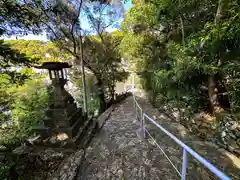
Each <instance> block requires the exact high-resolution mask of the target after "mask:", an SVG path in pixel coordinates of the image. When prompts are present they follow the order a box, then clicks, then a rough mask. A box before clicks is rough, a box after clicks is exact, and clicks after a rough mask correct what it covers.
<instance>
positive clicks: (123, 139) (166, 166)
mask: <svg viewBox="0 0 240 180" xmlns="http://www.w3.org/2000/svg"><path fill="white" fill-rule="evenodd" d="M164 121H165V123H166V120H164ZM169 123H170V122H168V124H169ZM149 129H150V131H151V132H152V133H153V134H154V136H155V137H156V139H157V140H158V141H160V142H159V143H160V144H161V146H162V148H163V149H164V150H165V151H166V153H167V154H168V155H169V157H170V159H171V160H172V161H173V162H174V164H175V165H176V166H177V167H178V169H179V171H180V169H181V155H182V150H181V149H179V148H177V146H176V144H175V143H174V142H172V141H171V140H169V138H168V137H166V136H165V135H164V134H161V133H160V132H159V131H157V130H154V128H153V127H150V126H149ZM139 130H140V123H139V122H138V121H136V119H135V112H134V109H133V99H132V97H129V98H127V99H126V100H125V101H124V102H123V103H121V104H119V105H118V106H117V107H116V108H115V110H114V111H113V112H112V114H111V116H110V118H109V119H108V120H107V122H106V124H105V125H104V126H103V128H102V129H101V131H100V132H99V134H97V136H96V137H95V138H94V139H93V141H92V142H91V144H90V146H89V147H88V149H87V150H86V155H85V157H86V159H85V161H83V163H82V164H81V165H80V167H79V175H78V177H77V179H79V180H80V179H81V180H176V179H180V177H179V176H178V174H177V173H176V172H175V170H174V169H173V168H172V166H171V165H170V163H169V162H168V161H167V159H166V158H165V157H164V156H163V154H162V153H161V151H160V150H159V149H158V148H157V147H156V146H155V145H154V143H153V142H152V141H151V140H150V138H149V139H146V140H142V139H141V138H140V137H139V136H138V134H139ZM172 130H173V129H172ZM156 132H157V133H156ZM171 132H172V131H171ZM173 132H176V134H175V135H176V136H178V135H179V132H178V133H177V131H173ZM184 132H185V134H184V136H188V134H187V132H186V131H184ZM189 136H190V135H189ZM178 137H179V136H178ZM180 137H181V136H180ZM180 137H179V138H180ZM180 139H181V138H180ZM193 147H195V146H193ZM206 151H207V150H206V149H205V152H206ZM215 152H216V154H215V156H216V157H217V158H216V159H218V158H219V163H220V164H218V165H219V166H221V167H222V168H223V169H224V170H229V173H228V174H229V175H231V177H232V178H233V179H238V178H239V177H240V171H239V169H238V168H236V167H235V166H234V165H232V163H231V162H230V160H229V158H228V159H223V158H227V157H225V156H222V154H221V155H220V154H219V152H217V150H216V147H215ZM222 160H224V161H222ZM216 163H218V162H216ZM188 165H189V166H188V176H187V179H196V180H203V179H204V180H212V179H217V178H216V177H214V176H213V175H211V173H209V172H208V171H207V170H206V169H204V168H203V167H202V166H201V165H199V163H197V162H195V161H193V160H192V159H191V158H189V163H188Z"/></svg>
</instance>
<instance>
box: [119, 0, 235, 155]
mask: <svg viewBox="0 0 240 180" xmlns="http://www.w3.org/2000/svg"><path fill="white" fill-rule="evenodd" d="M122 30H123V32H124V33H125V36H124V38H123V41H122V42H121V45H120V47H121V52H122V55H123V57H124V58H125V59H128V60H129V62H130V65H132V68H133V69H135V71H137V72H139V73H138V74H140V76H141V84H142V86H143V88H144V89H145V90H146V91H147V92H148V96H149V99H150V100H151V102H152V103H153V104H154V105H155V106H156V107H157V108H160V109H162V108H163V107H166V106H167V107H168V109H170V110H175V109H177V112H178V113H179V114H180V121H181V122H182V123H183V124H184V125H186V126H187V127H188V128H189V129H192V128H193V127H194V126H193V122H194V118H195V116H196V114H199V113H200V115H201V116H200V118H202V119H204V118H205V117H207V120H206V121H205V122H209V121H211V125H210V126H208V125H207V126H206V127H207V129H206V130H204V131H205V132H204V133H203V134H202V133H201V135H200V137H202V138H212V137H214V136H215V135H216V137H217V138H219V137H218V136H225V134H224V133H225V132H224V133H223V132H222V131H223V129H222V127H224V128H226V126H229V123H230V121H231V123H233V122H235V129H236V127H238V128H239V118H240V117H239V115H240V114H239V112H240V109H239V108H240V101H239V98H240V93H239V92H240V86H239V78H240V71H239V70H240V69H239V67H240V66H239V63H240V54H239V52H240V51H239V50H240V33H239V32H240V4H239V1H237V0H231V1H230V0H210V1H205V0H203V1H198V0H196V1H195V0H191V1H190V0H183V1H181V0H179V1H174V0H158V1H156V0H153V1H144V0H136V1H133V6H132V8H131V9H130V10H129V11H128V12H127V13H126V14H125V16H124V20H123V23H122ZM198 117H199V116H198ZM188 124H190V125H188ZM195 124H196V122H195ZM199 129H201V128H200V127H199V126H198V127H196V128H195V130H196V131H198V130H199ZM233 129H234V128H233ZM235 132H239V129H238V130H237V131H235ZM216 133H220V134H218V135H217V134H216ZM233 136H235V135H233ZM220 138H222V137H220ZM234 138H236V139H238V138H237V137H234ZM225 143H226V144H228V143H230V139H228V140H226V142H225ZM239 143H240V142H238V145H237V144H236V143H234V145H233V146H234V148H235V149H238V150H237V151H238V153H239V152H240V151H239ZM224 147H226V146H224ZM234 148H230V149H234Z"/></svg>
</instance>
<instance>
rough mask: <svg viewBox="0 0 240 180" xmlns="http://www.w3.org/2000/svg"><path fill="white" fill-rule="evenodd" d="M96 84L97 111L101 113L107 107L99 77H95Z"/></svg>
mask: <svg viewBox="0 0 240 180" xmlns="http://www.w3.org/2000/svg"><path fill="white" fill-rule="evenodd" d="M97 81H98V82H97V86H98V98H99V103H100V107H99V113H102V112H104V111H105V110H106V108H107V103H106V101H105V96H104V91H103V83H102V80H101V79H98V78H97Z"/></svg>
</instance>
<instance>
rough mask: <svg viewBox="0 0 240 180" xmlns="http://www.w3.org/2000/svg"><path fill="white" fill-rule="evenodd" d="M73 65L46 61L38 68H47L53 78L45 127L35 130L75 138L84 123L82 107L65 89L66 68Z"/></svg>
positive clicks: (44, 120)
mask: <svg viewBox="0 0 240 180" xmlns="http://www.w3.org/2000/svg"><path fill="white" fill-rule="evenodd" d="M70 67H71V66H70V65H69V64H68V63H65V62H45V63H43V64H42V65H41V66H37V67H36V68H38V69H47V70H48V72H49V77H50V79H51V80H52V87H53V88H52V90H51V92H50V98H49V107H48V109H47V110H46V112H45V118H44V119H43V123H44V124H43V127H40V126H38V128H35V130H36V131H37V132H38V133H40V134H41V135H42V136H44V137H48V136H53V135H58V134H64V136H65V139H66V138H67V139H71V138H74V137H75V136H76V135H77V132H78V130H79V127H80V126H81V124H82V121H83V119H84V118H83V117H82V109H81V108H77V105H76V103H75V102H74V99H73V97H72V96H71V95H70V94H69V93H68V92H67V91H66V90H65V89H64V85H65V84H66V82H67V74H66V71H65V70H66V68H70Z"/></svg>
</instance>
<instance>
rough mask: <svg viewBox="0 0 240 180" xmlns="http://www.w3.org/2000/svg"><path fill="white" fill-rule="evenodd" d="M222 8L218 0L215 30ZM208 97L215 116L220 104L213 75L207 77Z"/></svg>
mask: <svg viewBox="0 0 240 180" xmlns="http://www.w3.org/2000/svg"><path fill="white" fill-rule="evenodd" d="M222 7H223V0H219V1H218V8H217V12H216V15H215V19H214V24H215V26H216V28H217V27H218V24H219V21H220V19H221V14H222ZM215 60H216V59H215ZM219 62H221V61H220V59H219V60H218V64H220V63H219ZM216 65H217V64H216ZM208 96H209V101H210V105H211V109H212V112H213V114H216V112H217V111H218V110H219V109H220V103H219V99H218V88H217V82H216V79H215V76H214V75H210V76H209V77H208Z"/></svg>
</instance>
